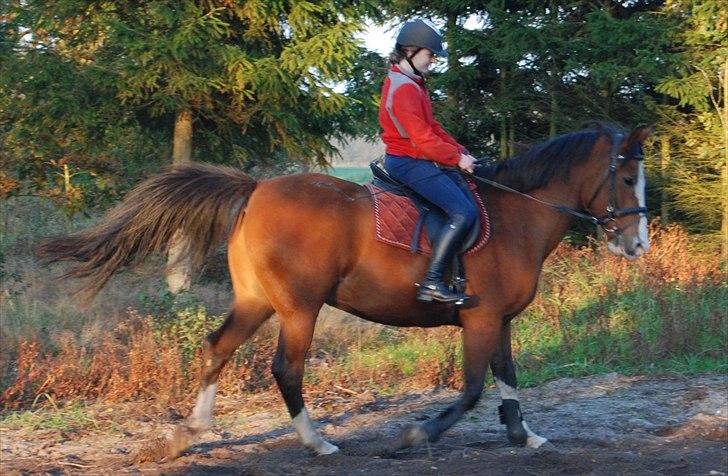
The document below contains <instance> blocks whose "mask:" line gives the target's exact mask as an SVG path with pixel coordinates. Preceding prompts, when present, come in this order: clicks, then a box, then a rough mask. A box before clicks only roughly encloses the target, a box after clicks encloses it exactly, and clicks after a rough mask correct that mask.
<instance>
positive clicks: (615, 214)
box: [583, 134, 647, 234]
mask: <svg viewBox="0 0 728 476" xmlns="http://www.w3.org/2000/svg"><path fill="white" fill-rule="evenodd" d="M623 138H624V136H623V135H622V134H616V135H615V136H614V137H613V138H612V153H611V155H610V157H609V169H608V170H607V174H606V175H605V176H604V179H602V181H601V183H600V184H599V186H598V187H597V189H596V190H595V191H594V194H593V195H592V197H591V199H590V200H589V203H587V205H586V207H585V208H586V209H587V210H589V208H590V206H591V204H592V202H593V201H594V200H595V199H596V197H597V195H599V192H600V191H601V190H602V188H603V187H604V184H605V183H606V182H607V181H609V195H608V196H607V210H606V211H607V213H606V214H605V215H603V216H602V217H600V218H597V217H595V216H594V215H591V214H583V215H584V218H585V219H587V220H589V221H591V222H592V223H594V224H595V225H599V226H601V227H602V229H603V230H604V231H605V232H607V233H617V234H621V232H622V229H621V228H619V227H618V226H617V223H616V222H617V219H618V218H621V217H625V216H629V215H640V216H642V215H646V214H647V207H631V208H620V209H617V208H616V207H617V163H618V162H619V161H620V160H625V161H626V160H637V161H643V160H644V158H645V156H644V155H643V154H642V152H641V150H640V153H639V154H635V155H633V156H631V157H630V158H629V159H627V158H625V157H624V156H623V155H621V154H620V153H619V146H620V144H621V143H622V139H623ZM610 223H614V225H613V226H609V224H610Z"/></svg>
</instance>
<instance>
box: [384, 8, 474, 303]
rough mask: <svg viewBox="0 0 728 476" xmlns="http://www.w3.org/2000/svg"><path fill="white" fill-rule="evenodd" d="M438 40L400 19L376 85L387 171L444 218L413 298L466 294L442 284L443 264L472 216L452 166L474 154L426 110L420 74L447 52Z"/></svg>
mask: <svg viewBox="0 0 728 476" xmlns="http://www.w3.org/2000/svg"><path fill="white" fill-rule="evenodd" d="M442 40H443V38H442V35H441V34H440V32H439V30H438V29H437V28H436V27H435V26H434V25H433V24H432V23H430V22H429V21H426V20H414V21H409V22H407V23H405V24H404V26H403V27H402V29H401V30H400V32H399V34H398V35H397V40H396V44H395V48H394V51H393V52H392V53H391V55H390V57H389V61H390V63H391V64H392V66H391V69H390V70H389V74H388V75H387V78H386V79H385V81H384V87H383V88H382V99H381V104H380V107H379V123H380V125H381V127H382V129H383V132H382V140H383V141H384V144H385V146H386V150H385V152H386V155H385V158H384V167H385V169H386V170H387V172H388V173H389V174H390V175H391V176H393V177H394V178H396V179H398V180H400V181H401V182H403V183H405V184H408V186H409V187H410V188H412V189H413V190H414V191H415V192H417V193H418V194H420V195H421V196H423V197H424V198H426V199H427V200H429V201H430V202H432V203H433V204H434V205H436V206H437V207H439V208H441V209H442V210H443V211H444V212H445V213H446V214H447V218H448V220H447V224H446V225H445V226H444V227H443V229H442V230H441V231H440V232H439V234H438V236H437V237H436V238H435V239H434V242H433V243H432V255H431V257H430V264H429V267H428V270H427V274H426V275H425V278H424V280H422V281H421V282H420V283H418V284H417V286H418V289H417V299H418V300H420V301H427V302H430V301H438V302H445V303H453V302H456V301H461V302H464V301H465V300H467V299H468V298H469V296H467V295H465V294H461V293H457V292H454V291H451V290H450V289H449V288H448V286H447V285H446V284H445V282H444V279H443V276H444V273H445V268H446V267H447V266H448V265H449V264H450V263H451V262H452V259H453V257H454V254H455V253H456V252H457V251H458V249H459V248H460V242H461V241H462V239H463V238H464V237H465V235H466V234H467V232H468V230H469V229H470V226H471V225H473V223H474V222H475V220H476V218H477V210H476V208H475V206H474V205H473V203H472V201H471V200H470V198H469V197H467V196H466V195H465V192H464V191H463V190H462V189H461V188H460V187H459V186H458V184H457V183H456V180H458V177H455V175H457V174H459V172H458V171H457V169H456V168H455V167H458V168H460V169H463V170H467V171H468V172H473V169H474V164H475V159H474V158H473V157H472V156H471V155H470V154H469V153H468V151H467V150H466V149H465V147H463V146H462V145H460V144H458V142H457V141H456V140H455V139H453V138H452V136H450V134H448V133H447V132H446V131H445V130H444V129H443V128H442V126H441V125H440V124H439V123H438V122H437V121H436V120H435V119H434V117H433V115H432V104H431V103H430V97H429V95H428V93H427V89H426V88H425V82H424V76H425V74H426V73H427V70H428V69H429V68H430V66H431V65H432V64H433V63H434V62H435V61H436V57H437V56H447V52H446V51H445V49H444V48H443V45H442Z"/></svg>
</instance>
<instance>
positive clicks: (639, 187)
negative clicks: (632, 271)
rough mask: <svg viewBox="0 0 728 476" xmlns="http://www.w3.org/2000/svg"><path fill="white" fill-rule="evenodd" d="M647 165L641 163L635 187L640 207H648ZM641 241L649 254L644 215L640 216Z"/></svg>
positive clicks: (644, 249)
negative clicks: (646, 197) (646, 187)
mask: <svg viewBox="0 0 728 476" xmlns="http://www.w3.org/2000/svg"><path fill="white" fill-rule="evenodd" d="M646 183H647V182H646V180H645V164H644V162H642V161H640V162H639V172H638V175H637V184H635V186H634V189H635V190H634V191H635V195H636V196H637V201H638V203H639V206H640V207H646V206H647V201H646V200H645V185H646ZM639 240H640V244H641V245H642V250H643V253H647V251H648V250H649V249H650V236H649V234H648V230H647V216H645V215H642V216H640V223H639Z"/></svg>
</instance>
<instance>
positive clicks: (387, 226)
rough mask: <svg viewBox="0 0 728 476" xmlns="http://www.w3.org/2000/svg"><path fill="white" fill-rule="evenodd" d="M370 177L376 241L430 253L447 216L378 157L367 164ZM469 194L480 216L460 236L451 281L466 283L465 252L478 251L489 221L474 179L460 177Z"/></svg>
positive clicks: (488, 237)
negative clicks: (386, 167) (394, 173)
mask: <svg viewBox="0 0 728 476" xmlns="http://www.w3.org/2000/svg"><path fill="white" fill-rule="evenodd" d="M370 168H371V170H372V174H373V176H374V177H373V179H372V181H371V182H370V183H368V184H366V187H367V189H368V190H369V192H370V193H371V196H372V201H373V202H374V217H375V224H376V235H377V240H378V241H381V242H383V243H387V244H390V245H393V246H396V247H398V248H403V249H408V250H410V251H411V252H412V253H419V254H423V255H429V254H430V253H431V245H430V243H432V241H433V239H434V237H435V236H436V234H437V233H438V232H439V231H440V229H441V228H442V227H443V226H445V224H446V223H447V215H446V214H445V212H443V211H442V210H441V209H440V208H439V207H437V206H435V205H433V204H432V203H430V202H429V201H428V200H426V199H424V198H423V197H421V196H420V195H419V194H417V193H416V192H414V191H413V190H411V189H410V188H409V187H407V185H406V184H403V183H401V182H399V181H398V180H396V179H395V178H394V177H392V176H391V175H389V174H388V173H387V171H386V170H384V166H383V163H382V160H381V159H378V160H374V161H373V162H372V163H371V164H370ZM458 185H459V186H460V188H461V189H463V191H464V192H466V195H467V196H469V197H471V199H472V200H473V203H474V204H475V205H476V208H477V209H478V211H479V213H478V215H479V217H478V219H477V220H476V222H475V223H474V224H473V226H472V227H471V229H470V231H469V232H468V234H467V235H466V237H465V239H463V242H462V246H461V248H460V251H459V252H458V253H456V259H454V260H453V264H452V273H451V276H452V277H453V283H455V285H460V286H462V287H463V288H464V286H465V267H464V265H463V261H462V257H463V255H464V254H470V253H474V252H476V251H478V250H480V249H481V248H482V247H483V246H485V244H486V243H487V242H488V240H489V239H490V233H491V230H490V220H489V218H488V212H487V210H486V208H485V204H484V203H483V200H482V199H481V197H480V195H478V194H477V193H473V191H474V190H475V188H476V185H475V183H474V182H472V181H470V180H467V179H465V178H463V179H462V180H461V183H459V184H458Z"/></svg>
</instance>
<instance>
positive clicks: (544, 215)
mask: <svg viewBox="0 0 728 476" xmlns="http://www.w3.org/2000/svg"><path fill="white" fill-rule="evenodd" d="M491 193H492V195H491V196H490V197H487V199H486V200H487V201H486V203H491V204H492V205H493V206H494V207H495V208H497V209H496V210H494V212H495V213H494V215H495V217H494V218H495V220H496V223H494V225H495V233H496V234H497V235H501V234H502V235H503V238H504V239H505V242H506V243H507V244H508V246H513V247H518V248H520V249H521V253H520V254H521V255H523V256H524V257H526V259H527V260H528V261H530V262H533V263H535V264H538V265H539V266H540V264H541V263H543V261H544V260H545V259H546V257H547V256H548V255H549V254H550V253H551V251H553V250H554V248H556V246H557V245H558V244H559V243H560V242H561V241H562V240H563V239H564V236H565V235H566V232H567V231H568V229H569V226H570V225H571V223H572V222H573V219H572V217H571V216H569V215H567V214H565V213H562V212H558V211H556V210H554V209H553V208H550V207H548V206H546V205H543V204H541V203H538V202H537V201H535V200H530V199H528V198H523V197H519V196H516V195H514V194H513V193H510V192H503V191H492V192H491ZM529 195H531V196H533V197H535V198H538V199H540V200H544V201H547V202H549V203H554V204H559V205H566V206H567V207H570V208H576V207H577V205H578V202H579V197H578V194H577V193H576V192H568V191H566V190H565V189H563V187H556V186H548V185H547V186H546V187H544V188H541V189H538V190H533V191H531V192H529Z"/></svg>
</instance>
